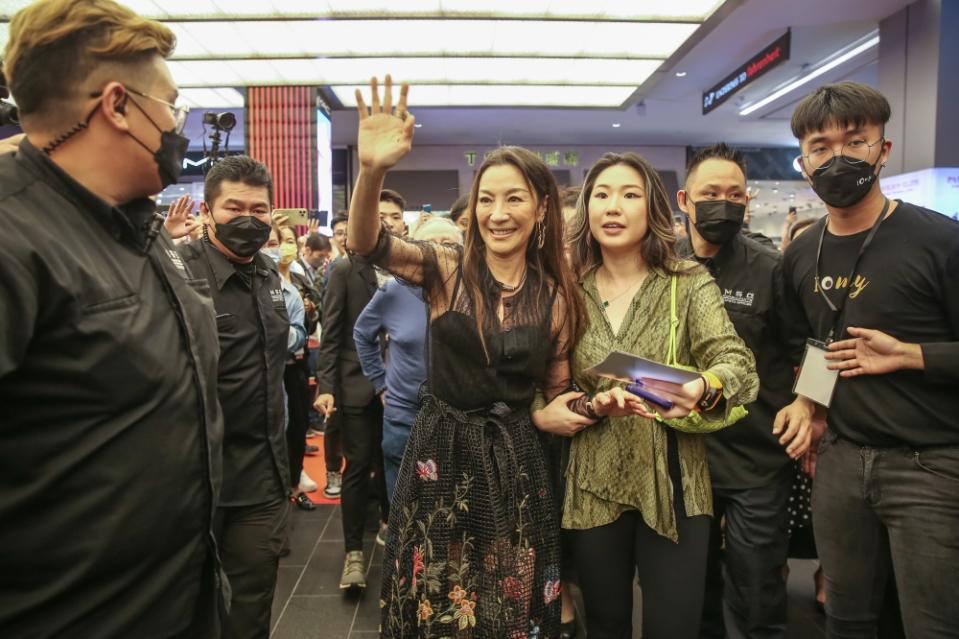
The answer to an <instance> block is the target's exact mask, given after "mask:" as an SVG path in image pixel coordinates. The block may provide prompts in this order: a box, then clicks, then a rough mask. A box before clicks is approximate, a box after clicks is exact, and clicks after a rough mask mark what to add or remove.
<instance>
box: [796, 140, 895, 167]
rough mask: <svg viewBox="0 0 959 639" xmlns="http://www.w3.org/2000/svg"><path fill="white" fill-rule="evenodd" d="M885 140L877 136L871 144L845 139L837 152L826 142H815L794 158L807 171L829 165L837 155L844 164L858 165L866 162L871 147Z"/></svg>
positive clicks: (864, 141)
mask: <svg viewBox="0 0 959 639" xmlns="http://www.w3.org/2000/svg"><path fill="white" fill-rule="evenodd" d="M885 140H886V139H885V138H879V139H878V140H876V141H875V142H873V143H872V144H869V143H868V142H866V140H864V139H861V138H855V139H852V140H846V142H844V143H843V145H842V147H841V148H840V149H839V153H836V151H835V149H834V148H833V147H831V146H829V145H828V144H825V143H819V142H817V143H816V144H814V145H813V147H812V148H811V149H809V153H807V154H805V155H800V156H799V157H797V158H796V159H797V160H798V161H799V162H800V164H802V166H803V168H805V169H806V171H807V172H811V171H818V170H820V169H825V168H827V167H829V166H831V165H832V163H833V161H834V160H835V159H836V157H837V156H839V157H841V158H842V161H843V162H845V163H846V164H850V165H852V166H859V165H861V164H864V163H865V162H868V160H869V154H870V153H871V152H872V147H874V146H876V145H877V144H882V143H883V142H885Z"/></svg>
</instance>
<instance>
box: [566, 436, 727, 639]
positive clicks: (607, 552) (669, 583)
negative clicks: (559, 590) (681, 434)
mask: <svg viewBox="0 0 959 639" xmlns="http://www.w3.org/2000/svg"><path fill="white" fill-rule="evenodd" d="M668 435H669V446H668V449H667V450H668V452H667V462H668V467H669V475H670V478H671V480H672V484H673V503H674V507H675V509H676V526H677V530H678V532H679V541H678V542H673V541H672V540H670V539H667V538H666V537H663V536H661V535H659V534H658V533H657V532H656V531H655V530H653V529H652V528H650V527H649V526H647V525H646V522H645V521H643V517H642V515H640V513H639V512H638V511H635V510H631V511H627V512H625V513H623V514H622V515H620V516H619V519H617V520H616V521H614V522H612V523H610V524H606V525H605V526H597V527H596V528H589V529H586V530H570V531H569V533H570V534H569V539H570V541H571V546H572V554H573V561H574V563H575V565H576V573H577V578H578V582H579V587H580V589H581V590H582V592H583V603H584V604H585V606H586V632H587V634H588V635H589V639H630V638H631V637H632V636H633V579H635V578H636V575H637V573H638V574H639V585H640V587H641V589H642V592H643V632H642V636H643V639H696V637H697V636H698V634H699V621H700V615H701V614H702V607H703V590H704V585H705V580H706V552H707V547H708V543H709V526H710V521H711V520H710V517H709V516H707V515H696V516H693V517H687V516H686V508H685V506H684V505H683V493H682V485H683V484H682V477H681V475H680V469H679V456H678V453H677V452H676V451H677V448H676V437H675V434H674V433H673V432H672V431H669V433H668Z"/></svg>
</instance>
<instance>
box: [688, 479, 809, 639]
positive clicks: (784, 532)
mask: <svg viewBox="0 0 959 639" xmlns="http://www.w3.org/2000/svg"><path fill="white" fill-rule="evenodd" d="M793 476H794V470H793V466H792V465H789V466H788V467H787V468H786V470H785V471H784V472H783V473H780V475H779V476H778V477H775V478H774V479H773V480H772V481H770V482H769V483H768V484H766V485H764V486H759V487H756V488H745V489H741V490H722V489H714V490H713V520H712V526H711V528H712V530H711V532H710V536H709V561H708V563H707V568H706V600H705V602H704V603H703V624H702V630H701V635H700V636H702V637H715V638H716V639H723V637H729V638H730V639H743V638H746V637H749V638H751V639H767V638H782V637H785V636H786V609H787V598H786V581H785V579H784V578H783V566H784V565H785V564H786V555H787V553H788V550H789V528H788V525H787V523H788V511H787V508H786V506H787V504H788V503H789V496H790V493H791V492H792V481H793ZM723 516H725V517H726V525H725V530H723V529H722V528H721V527H720V520H721V518H722V517H723ZM724 538H725V544H723V541H724Z"/></svg>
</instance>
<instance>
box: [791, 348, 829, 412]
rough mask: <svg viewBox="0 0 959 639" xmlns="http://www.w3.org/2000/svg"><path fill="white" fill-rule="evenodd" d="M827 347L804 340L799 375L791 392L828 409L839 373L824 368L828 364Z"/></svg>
mask: <svg viewBox="0 0 959 639" xmlns="http://www.w3.org/2000/svg"><path fill="white" fill-rule="evenodd" d="M828 352H829V347H828V346H827V345H826V343H825V342H820V341H819V340H815V339H807V340H806V352H805V353H803V356H802V364H800V365H799V375H797V376H796V383H795V384H794V385H793V392H794V393H795V394H797V395H802V396H803V397H806V398H808V399H810V400H812V401H814V402H816V403H817V404H819V405H820V406H825V407H826V408H829V404H830V403H831V402H832V396H833V393H834V392H835V391H836V381H837V380H838V379H839V371H831V370H829V369H828V368H826V366H827V365H828V364H829V363H830V362H829V360H827V359H826V353H828Z"/></svg>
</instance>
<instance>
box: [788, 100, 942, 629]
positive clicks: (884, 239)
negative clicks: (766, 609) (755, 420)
mask: <svg viewBox="0 0 959 639" xmlns="http://www.w3.org/2000/svg"><path fill="white" fill-rule="evenodd" d="M889 115H890V109H889V104H888V102H887V101H886V99H885V98H884V97H883V96H882V95H881V94H879V93H878V92H877V91H875V90H873V89H871V88H869V87H867V86H865V85H861V84H857V83H852V82H842V83H839V84H834V85H828V86H824V87H822V88H820V89H819V90H817V91H816V92H815V93H813V94H812V95H810V96H808V97H806V98H805V99H804V100H803V101H802V102H801V103H800V105H799V106H798V107H797V109H796V111H795V113H794V114H793V118H792V129H793V133H794V134H795V135H796V137H797V138H798V139H799V141H800V146H801V150H802V157H801V163H802V167H803V172H804V175H805V176H806V179H807V180H808V181H809V182H810V184H811V185H812V187H813V189H814V190H815V191H816V193H817V194H818V195H819V196H820V197H821V198H822V199H823V201H824V202H825V203H826V207H827V209H828V211H829V215H828V216H827V217H826V218H823V219H822V220H821V221H819V222H817V223H816V224H815V225H813V226H812V227H811V228H810V229H809V231H808V232H806V233H804V234H803V235H802V236H800V237H799V238H797V239H796V240H795V241H794V242H793V243H791V244H790V245H789V248H788V250H787V251H786V255H785V258H784V263H783V272H784V277H785V282H786V302H787V308H790V309H792V311H791V313H792V317H793V319H794V326H793V330H794V331H797V332H800V333H802V334H805V336H807V337H812V338H815V339H818V340H827V341H829V340H830V339H832V340H835V341H831V343H830V346H829V350H830V353H829V355H827V359H830V360H831V364H830V368H831V369H833V370H838V371H841V372H840V377H839V378H838V380H837V382H836V387H835V391H834V395H833V397H832V401H831V405H830V407H829V409H828V424H829V428H828V431H827V433H826V435H825V437H824V439H823V440H822V442H821V443H820V446H819V457H818V463H817V467H818V472H817V476H816V483H815V487H814V493H813V523H814V527H815V532H816V541H817V545H818V548H819V554H820V558H821V560H822V563H823V569H824V571H825V574H826V576H827V597H826V608H827V614H828V622H827V634H828V636H830V637H839V636H841V637H872V636H874V635H875V631H876V618H877V615H878V613H879V609H880V607H881V606H882V592H883V590H884V588H885V583H886V580H887V579H888V578H890V576H891V575H892V574H893V573H894V574H895V579H896V585H897V587H898V590H899V598H900V603H901V606H902V613H903V615H902V616H903V622H904V625H905V631H906V634H907V635H908V636H910V637H945V636H950V637H957V636H959V606H956V605H955V597H956V594H955V593H956V592H957V591H959V544H957V542H956V535H957V531H959V392H956V390H957V383H959V283H957V282H959V224H957V223H956V222H954V221H953V220H950V219H948V218H947V217H945V216H943V215H940V214H938V213H936V212H934V211H929V210H927V209H923V208H920V207H918V206H915V205H912V204H908V203H904V202H900V201H889V200H887V199H886V198H885V197H884V196H883V194H882V192H881V191H880V188H879V181H878V175H879V171H880V170H881V168H882V166H883V163H884V162H885V160H886V158H887V157H888V153H889V149H890V148H891V142H890V141H889V140H887V139H885V137H884V125H885V123H886V122H887V121H888V119H889ZM811 368H812V366H810V369H811ZM806 372H808V371H806ZM798 406H804V407H805V408H806V409H807V410H809V411H812V403H811V402H810V401H809V400H807V399H805V398H801V397H800V398H797V400H796V402H795V403H794V404H793V405H792V407H791V408H792V409H793V410H796V408H797V407H798ZM890 558H891V561H890Z"/></svg>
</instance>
